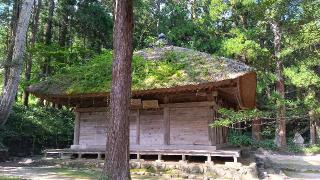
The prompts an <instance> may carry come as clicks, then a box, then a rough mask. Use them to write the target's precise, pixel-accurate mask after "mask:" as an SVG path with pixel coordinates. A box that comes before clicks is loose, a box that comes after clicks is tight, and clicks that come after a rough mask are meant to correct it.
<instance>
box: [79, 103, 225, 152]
mask: <svg viewBox="0 0 320 180" xmlns="http://www.w3.org/2000/svg"><path fill="white" fill-rule="evenodd" d="M212 103H213V102H212ZM212 103H210V102H194V103H192V102H191V103H175V104H160V108H159V109H150V110H146V109H135V110H131V113H130V144H131V145H138V146H139V145H141V146H145V147H148V146H163V145H208V146H210V145H212V146H213V145H217V144H223V143H226V135H227V129H226V128H210V127H209V124H210V123H211V122H212V120H214V118H215V116H216V112H215V110H214V107H213V106H212ZM77 111H78V113H80V115H79V123H80V125H79V126H80V129H79V144H80V146H83V147H87V148H88V147H93V146H100V147H101V146H105V144H106V137H105V136H106V131H105V124H106V121H107V120H106V117H107V116H108V115H107V112H106V110H105V109H97V108H78V109H77Z"/></svg>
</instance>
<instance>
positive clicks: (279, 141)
mask: <svg viewBox="0 0 320 180" xmlns="http://www.w3.org/2000/svg"><path fill="white" fill-rule="evenodd" d="M270 25H271V30H272V32H273V45H274V56H275V59H276V77H277V86H276V91H277V93H278V95H279V100H278V109H277V120H276V134H275V143H276V146H277V147H279V148H283V147H285V146H286V120H285V105H284V103H283V102H282V100H284V98H285V87H284V76H283V68H284V67H283V61H282V59H281V58H280V52H281V29H280V24H279V22H277V21H275V20H271V21H270Z"/></svg>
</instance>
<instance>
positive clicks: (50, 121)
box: [0, 105, 74, 156]
mask: <svg viewBox="0 0 320 180" xmlns="http://www.w3.org/2000/svg"><path fill="white" fill-rule="evenodd" d="M73 116H74V115H73V113H72V112H70V111H69V110H57V109H53V108H50V107H38V106H30V107H25V106H22V105H15V106H14V107H13V110H12V112H11V114H10V117H9V119H8V121H7V123H6V124H5V125H4V126H2V127H0V142H2V143H3V145H5V146H6V147H7V148H8V150H9V153H10V154H11V155H21V156H25V155H30V154H39V153H40V152H41V151H42V150H43V149H46V148H66V147H68V146H69V145H71V144H72V139H73Z"/></svg>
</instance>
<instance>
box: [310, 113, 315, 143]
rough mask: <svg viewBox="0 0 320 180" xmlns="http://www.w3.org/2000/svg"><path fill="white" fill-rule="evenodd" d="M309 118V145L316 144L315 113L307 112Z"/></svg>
mask: <svg viewBox="0 0 320 180" xmlns="http://www.w3.org/2000/svg"><path fill="white" fill-rule="evenodd" d="M309 117H310V144H317V123H316V117H315V112H314V111H310V112H309Z"/></svg>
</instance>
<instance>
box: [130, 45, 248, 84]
mask: <svg viewBox="0 0 320 180" xmlns="http://www.w3.org/2000/svg"><path fill="white" fill-rule="evenodd" d="M168 52H176V53H185V54H188V56H189V59H194V58H196V59H199V58H201V59H204V60H207V64H210V65H212V67H211V68H212V72H211V73H212V74H211V78H212V81H211V82H215V81H221V80H226V79H234V78H236V77H239V76H241V75H243V74H246V73H248V72H251V71H253V68H251V67H250V66H248V65H246V64H244V63H243V62H240V61H236V60H233V59H229V58H225V57H214V56H212V55H211V54H208V53H205V52H200V51H195V50H193V49H188V48H183V47H177V46H164V47H153V48H146V49H142V50H140V51H137V52H135V53H134V54H135V55H140V56H142V57H144V58H145V59H146V60H159V59H161V58H162V57H163V56H164V55H165V54H166V53H168ZM214 70H216V71H214Z"/></svg>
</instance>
